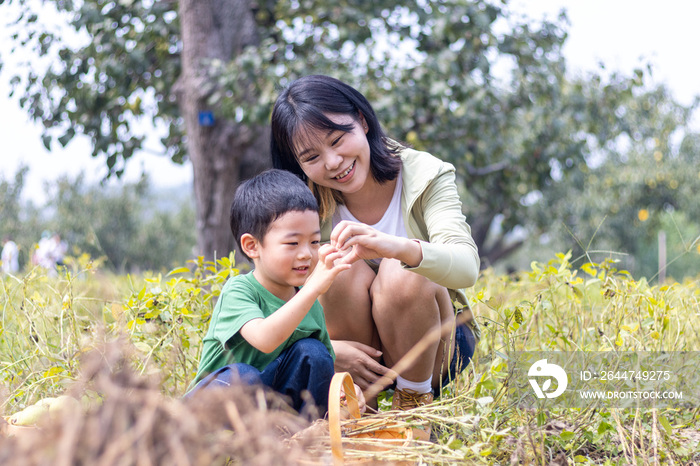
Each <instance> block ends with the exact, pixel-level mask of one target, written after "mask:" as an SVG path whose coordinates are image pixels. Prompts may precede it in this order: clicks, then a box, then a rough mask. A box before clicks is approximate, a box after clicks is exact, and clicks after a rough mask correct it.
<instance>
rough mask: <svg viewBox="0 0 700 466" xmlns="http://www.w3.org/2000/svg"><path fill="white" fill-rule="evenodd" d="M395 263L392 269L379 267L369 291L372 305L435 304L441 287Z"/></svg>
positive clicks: (397, 306)
mask: <svg viewBox="0 0 700 466" xmlns="http://www.w3.org/2000/svg"><path fill="white" fill-rule="evenodd" d="M382 262H383V261H382ZM396 262H397V264H396V265H395V266H392V267H380V269H379V272H378V273H377V278H376V279H375V280H374V283H373V284H372V288H371V290H370V296H371V299H372V303H373V304H374V305H375V306H384V305H389V306H390V307H396V308H405V307H406V306H425V305H426V304H432V303H435V302H436V299H437V296H438V294H439V293H440V289H441V288H442V287H441V286H440V285H437V284H435V283H434V282H432V281H430V280H428V279H427V278H425V277H423V276H422V275H418V274H417V273H414V272H411V271H408V270H405V269H403V268H402V267H401V266H400V265H398V261H396ZM382 265H384V264H382Z"/></svg>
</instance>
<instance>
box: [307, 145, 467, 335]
mask: <svg viewBox="0 0 700 466" xmlns="http://www.w3.org/2000/svg"><path fill="white" fill-rule="evenodd" d="M400 156H401V160H402V162H403V170H402V171H401V175H402V178H403V192H402V193H401V208H402V210H403V218H404V224H405V227H406V232H407V233H408V237H409V238H412V239H418V240H420V241H421V247H422V249H423V260H422V261H421V263H420V264H419V265H418V266H417V267H408V266H404V267H405V268H407V269H408V270H411V271H412V272H415V273H417V274H420V275H422V276H424V277H426V278H427V279H429V280H430V281H432V282H434V283H437V284H438V285H442V286H444V287H445V288H447V289H448V290H449V292H450V297H451V298H452V300H453V301H455V302H456V303H458V304H457V307H458V308H460V307H462V306H464V307H463V311H464V312H467V313H468V314H467V316H466V317H467V321H468V322H471V321H472V320H473V316H472V313H471V310H470V309H469V305H468V301H467V296H466V294H465V292H464V288H468V287H471V286H474V284H475V283H476V279H477V276H478V274H479V253H478V250H477V247H476V243H475V242H474V239H473V238H472V235H471V228H470V227H469V224H467V221H466V219H465V217H464V214H463V213H462V202H461V201H460V199H459V194H458V192H457V185H456V183H455V168H454V166H452V165H451V164H449V163H447V162H443V161H442V160H440V159H438V158H436V157H434V156H432V155H430V154H429V153H427V152H419V151H416V150H413V149H408V148H406V149H403V150H402V151H401V153H400ZM331 223H332V221H331V219H329V220H327V221H326V222H324V224H323V225H322V227H321V236H322V241H329V240H330V234H331V229H332V224H331ZM472 327H474V326H473V325H472ZM474 330H477V329H476V328H475V329H474Z"/></svg>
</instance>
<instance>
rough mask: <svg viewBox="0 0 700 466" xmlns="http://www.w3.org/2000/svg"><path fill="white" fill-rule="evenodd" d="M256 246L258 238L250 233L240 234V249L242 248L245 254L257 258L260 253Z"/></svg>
mask: <svg viewBox="0 0 700 466" xmlns="http://www.w3.org/2000/svg"><path fill="white" fill-rule="evenodd" d="M258 246H259V244H258V240H257V239H256V238H255V236H253V235H251V234H250V233H243V235H241V249H243V252H244V253H245V255H246V256H248V257H250V258H251V259H257V258H258V257H259V255H260V254H259V252H258Z"/></svg>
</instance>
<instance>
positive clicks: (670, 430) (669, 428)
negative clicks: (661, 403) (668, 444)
mask: <svg viewBox="0 0 700 466" xmlns="http://www.w3.org/2000/svg"><path fill="white" fill-rule="evenodd" d="M658 420H659V424H661V427H663V428H664V430H665V431H666V433H667V434H668V435H673V426H671V423H670V422H668V419H666V417H665V416H659V417H658Z"/></svg>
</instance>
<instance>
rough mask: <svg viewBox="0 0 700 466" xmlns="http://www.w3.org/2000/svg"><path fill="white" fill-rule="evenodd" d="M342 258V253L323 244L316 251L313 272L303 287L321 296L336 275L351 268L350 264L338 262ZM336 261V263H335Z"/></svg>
mask: <svg viewBox="0 0 700 466" xmlns="http://www.w3.org/2000/svg"><path fill="white" fill-rule="evenodd" d="M341 257H342V253H341V252H340V251H338V250H337V249H336V248H334V247H333V246H331V245H330V244H324V245H322V246H321V247H320V248H319V249H318V262H317V263H316V267H315V268H314V271H313V272H311V275H310V276H309V278H308V279H306V283H304V287H305V288H307V287H311V288H312V289H314V290H315V291H316V292H317V293H318V294H319V295H322V294H323V293H325V292H326V291H328V288H330V286H331V283H333V280H334V279H335V277H337V276H338V274H339V273H340V272H342V271H344V270H348V269H349V268H350V267H352V264H346V263H343V262H342V261H339V260H338V259H340V258H341ZM336 261H337V262H336Z"/></svg>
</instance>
